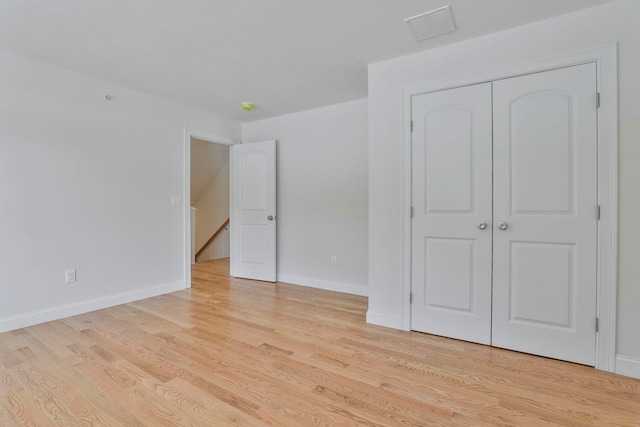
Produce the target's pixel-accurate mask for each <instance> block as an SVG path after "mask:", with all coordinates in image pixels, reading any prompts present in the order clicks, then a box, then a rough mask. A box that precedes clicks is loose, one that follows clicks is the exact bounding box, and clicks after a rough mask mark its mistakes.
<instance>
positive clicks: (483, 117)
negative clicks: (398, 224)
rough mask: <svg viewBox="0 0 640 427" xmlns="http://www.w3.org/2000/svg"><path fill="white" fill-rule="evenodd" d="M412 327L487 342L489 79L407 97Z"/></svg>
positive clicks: (489, 181) (489, 178)
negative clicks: (409, 109) (409, 117)
mask: <svg viewBox="0 0 640 427" xmlns="http://www.w3.org/2000/svg"><path fill="white" fill-rule="evenodd" d="M412 120H413V133H412V175H413V176H412V205H413V212H414V213H413V217H412V222H411V227H412V236H411V238H412V260H411V262H412V271H411V282H412V293H413V301H412V304H411V322H412V329H414V330H418V331H423V332H428V333H432V334H437V335H444V336H448V337H452V338H458V339H462V340H467V341H474V342H478V343H484V344H489V343H490V340H491V225H492V224H491V223H492V219H491V212H492V207H491V199H492V196H491V191H492V189H491V161H492V156H491V152H492V149H491V138H492V136H491V83H486V84H479V85H474V86H467V87H463V88H457V89H451V90H447V91H442V92H435V93H429V94H425V95H420V96H417V97H414V99H413V101H412Z"/></svg>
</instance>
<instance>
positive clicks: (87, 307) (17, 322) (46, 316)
mask: <svg viewBox="0 0 640 427" xmlns="http://www.w3.org/2000/svg"><path fill="white" fill-rule="evenodd" d="M183 289H186V286H185V283H184V282H176V283H170V284H167V285H159V286H152V287H149V288H145V289H140V290H137V291H132V292H123V293H120V294H115V295H109V296H105V297H100V298H94V299H90V300H86V301H80V302H77V303H72V304H65V305H60V306H57V307H53V308H47V309H44V310H38V311H32V312H30V313H25V314H20V315H17V316H11V317H5V318H2V319H0V333H2V332H7V331H12V330H15V329H19V328H26V327H28V326H33V325H37V324H40V323H44V322H51V321H53V320H58V319H63V318H65V317H70V316H76V315H78V314H84V313H89V312H91V311H95V310H101V309H103V308H108V307H113V306H116V305H120V304H126V303H129V302H132V301H138V300H141V299H145V298H152V297H156V296H158V295H163V294H168V293H170V292H176V291H180V290H183Z"/></svg>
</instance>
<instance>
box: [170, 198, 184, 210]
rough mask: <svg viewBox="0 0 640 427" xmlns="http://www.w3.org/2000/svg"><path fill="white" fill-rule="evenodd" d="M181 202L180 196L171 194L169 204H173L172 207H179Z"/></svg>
mask: <svg viewBox="0 0 640 427" xmlns="http://www.w3.org/2000/svg"><path fill="white" fill-rule="evenodd" d="M181 204H182V198H181V197H179V196H173V197H172V198H171V206H173V207H174V208H178V207H180V205H181Z"/></svg>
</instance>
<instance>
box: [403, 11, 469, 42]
mask: <svg viewBox="0 0 640 427" xmlns="http://www.w3.org/2000/svg"><path fill="white" fill-rule="evenodd" d="M404 22H406V23H407V25H409V28H410V29H411V32H412V33H413V36H414V37H415V38H416V40H417V41H420V40H426V39H430V38H432V37H436V36H440V35H442V34H446V33H450V32H452V31H455V30H456V24H455V23H454V22H453V15H451V8H450V7H449V5H447V6H443V7H440V8H438V9H434V10H432V11H429V12H425V13H421V14H420V15H416V16H412V17H411V18H407V19H405V20H404Z"/></svg>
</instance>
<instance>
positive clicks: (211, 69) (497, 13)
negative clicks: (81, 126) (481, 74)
mask: <svg viewBox="0 0 640 427" xmlns="http://www.w3.org/2000/svg"><path fill="white" fill-rule="evenodd" d="M609 1H612V0H322V1H320V0H91V1H87V0H56V1H51V0H2V1H0V48H2V49H5V50H8V51H12V52H15V53H18V54H22V55H25V56H28V57H31V58H34V59H37V60H41V61H44V62H48V63H51V64H55V65H58V66H61V67H64V68H67V69H71V70H74V71H78V72H80V73H84V74H87V75H90V76H93V77H97V78H99V79H103V80H107V81H110V82H112V83H115V84H118V85H121V86H125V87H129V88H133V89H137V90H140V91H143V92H146V93H149V94H152V95H155V96H158V97H161V98H165V99H167V100H170V101H173V102H177V103H180V104H185V105H189V106H192V107H195V108H198V109H202V110H206V111H210V112H213V113H216V114H219V115H222V116H224V117H228V118H232V119H235V120H238V121H241V122H248V121H254V120H258V119H262V118H267V117H273V116H278V115H283V114H287V113H292V112H296V111H302V110H306V109H310V108H316V107H320V106H324V105H330V104H335V103H339V102H344V101H349V100H354V99H360V98H365V97H366V96H367V64H370V63H374V62H379V61H382V60H386V59H390V58H394V57H398V56H402V55H407V54H410V53H414V52H418V51H421V50H425V49H431V48H434V47H438V46H442V45H444V44H448V43H454V42H458V41H461V40H465V39H469V38H473V37H477V36H480V35H482V34H487V33H492V32H496V31H499V30H503V29H506V28H510V27H515V26H519V25H523V24H526V23H529V22H533V21H538V20H542V19H546V18H549V17H552V16H556V15H561V14H564V13H569V12H572V11H574V10H577V9H581V8H585V7H590V6H594V5H597V4H601V3H607V2H609ZM446 4H450V5H451V9H452V12H453V16H454V20H455V23H456V26H457V28H458V29H457V31H455V32H453V33H449V34H446V35H443V36H441V37H438V38H435V39H430V40H425V41H421V42H416V41H415V40H414V39H413V38H412V35H411V33H410V31H409V30H408V28H407V26H406V25H405V24H404V23H403V19H404V18H407V17H410V16H414V15H416V14H419V13H422V12H426V11H429V10H432V9H435V8H438V7H441V6H444V5H446ZM242 101H251V102H253V103H255V105H256V109H255V110H254V111H252V112H246V111H244V110H242V109H241V108H240V102H242Z"/></svg>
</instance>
